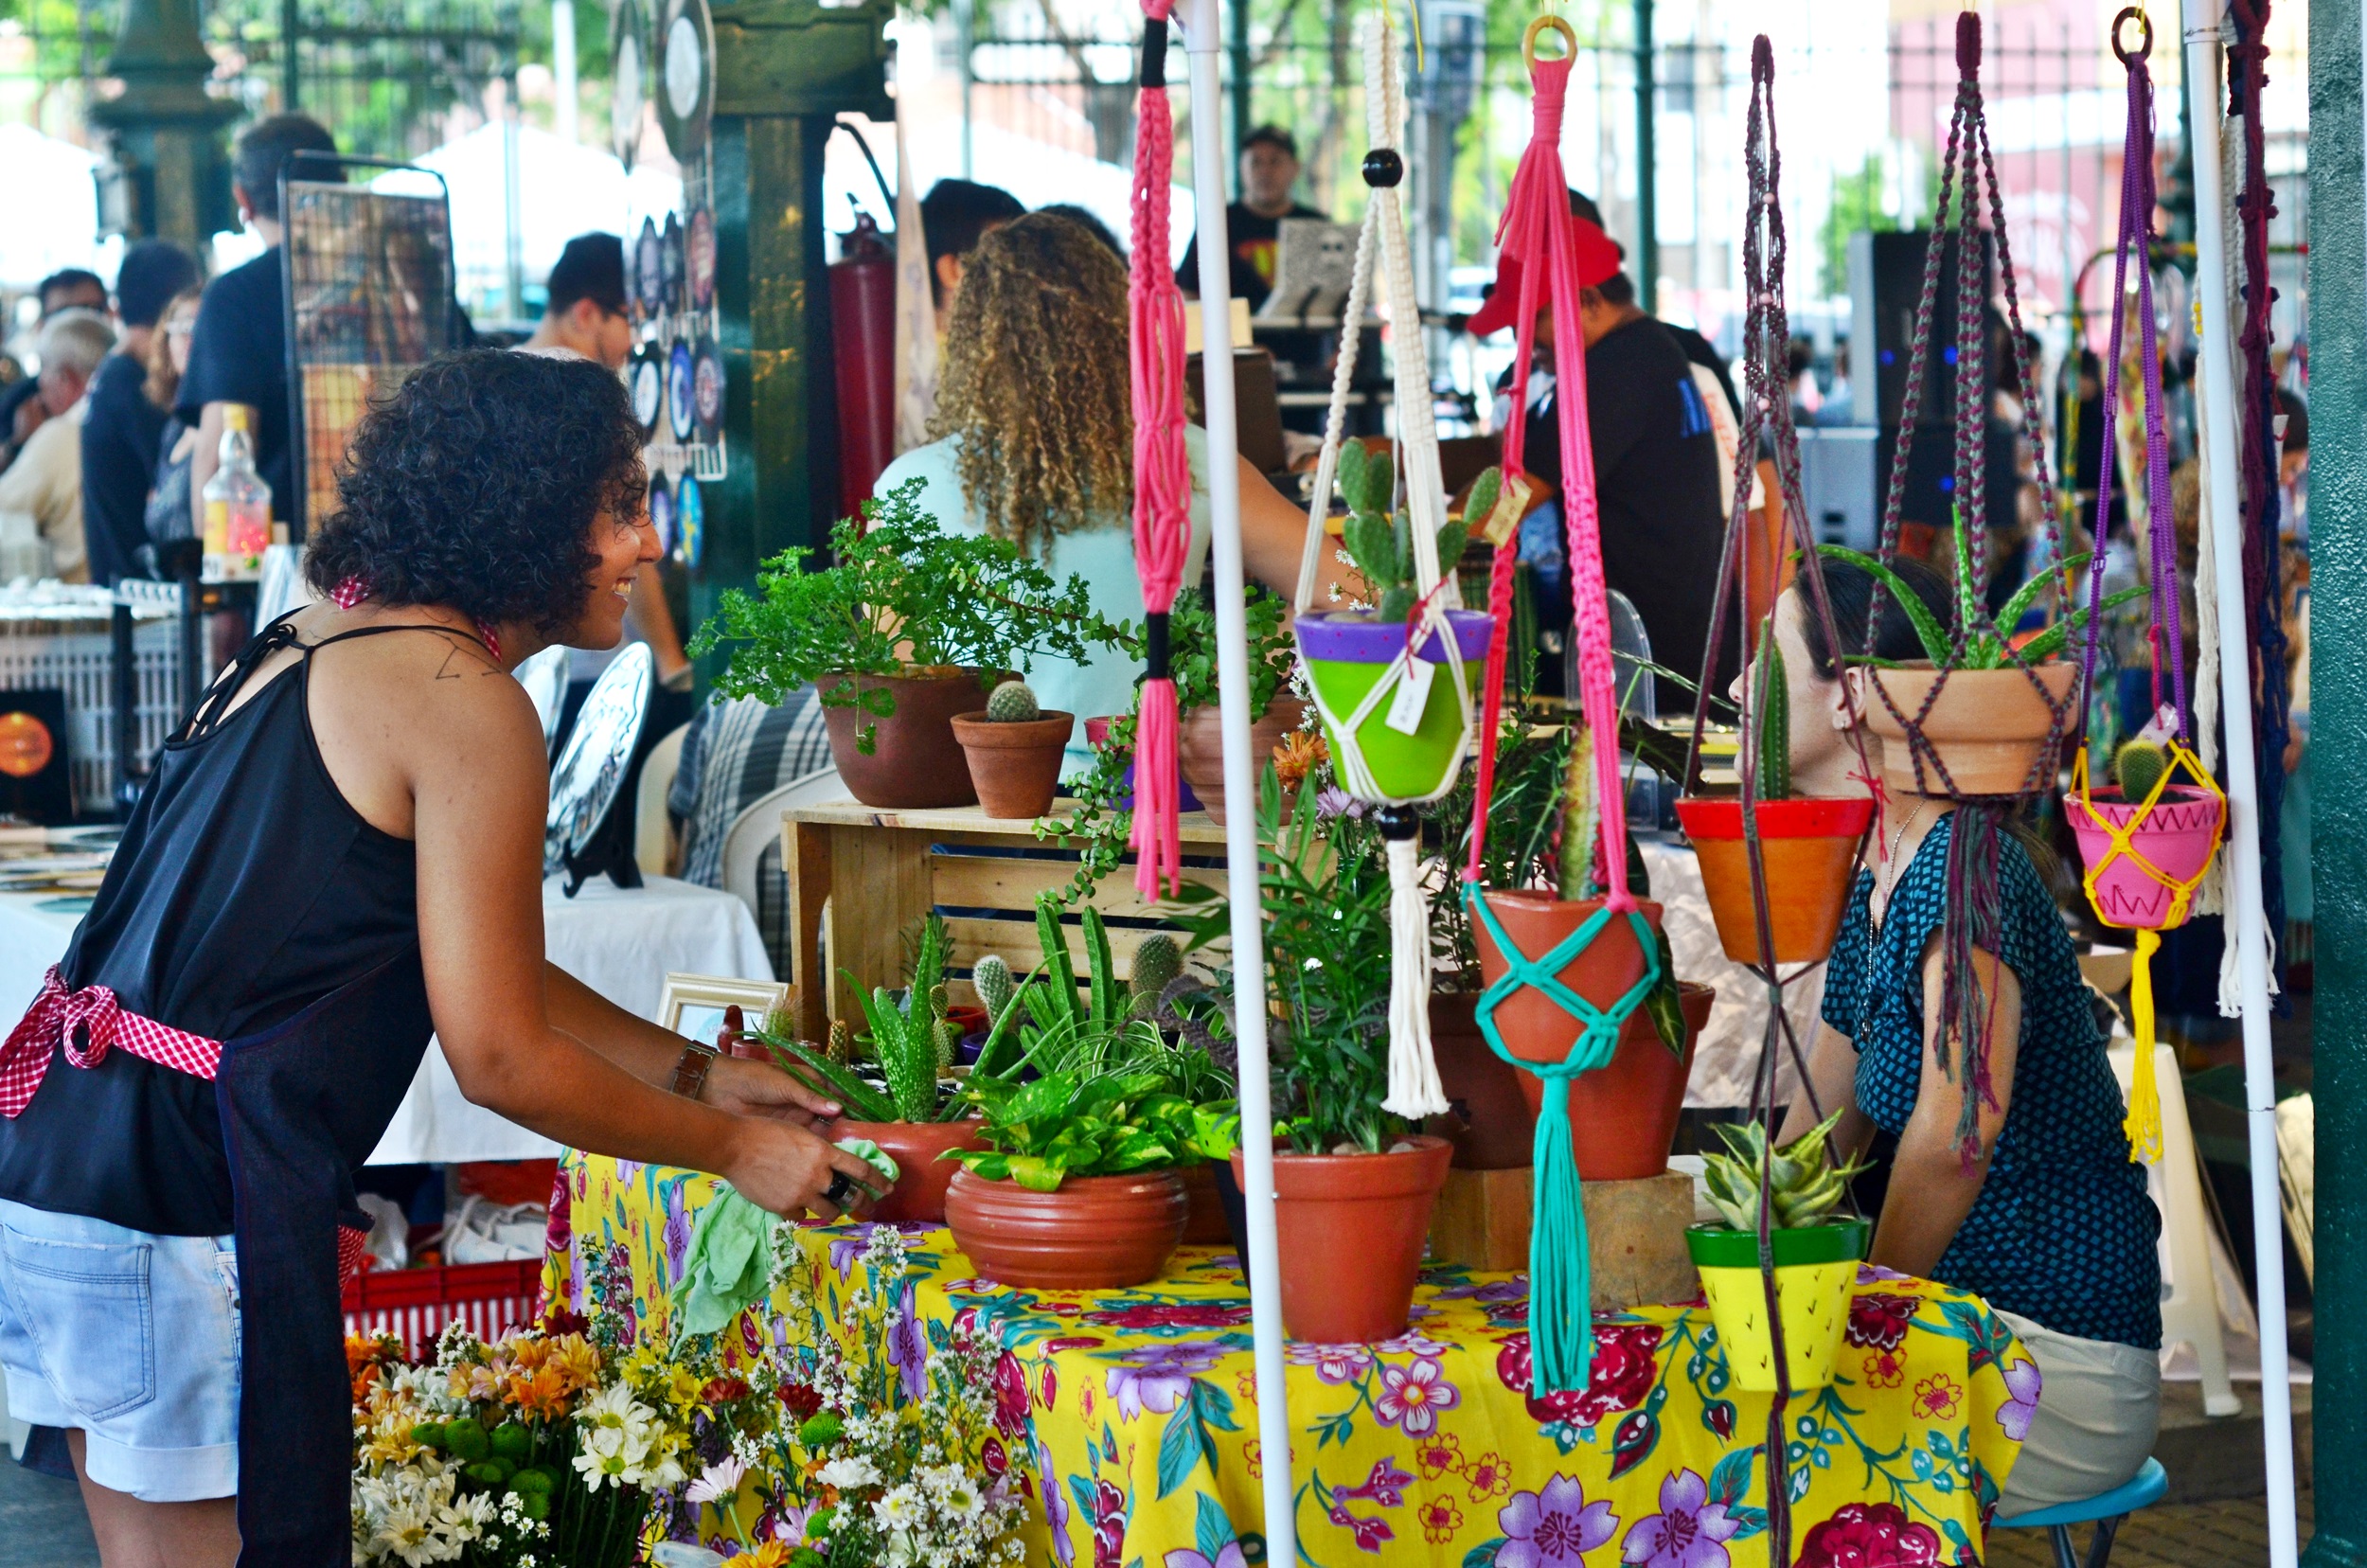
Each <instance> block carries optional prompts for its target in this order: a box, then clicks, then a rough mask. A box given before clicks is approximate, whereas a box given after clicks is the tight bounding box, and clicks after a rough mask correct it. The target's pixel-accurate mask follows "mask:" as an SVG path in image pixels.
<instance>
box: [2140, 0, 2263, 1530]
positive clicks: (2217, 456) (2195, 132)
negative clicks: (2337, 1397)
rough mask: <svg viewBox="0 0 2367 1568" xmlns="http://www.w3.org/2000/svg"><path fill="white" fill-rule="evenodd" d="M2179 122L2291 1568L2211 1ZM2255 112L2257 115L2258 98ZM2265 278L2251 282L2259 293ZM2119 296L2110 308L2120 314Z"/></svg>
mask: <svg viewBox="0 0 2367 1568" xmlns="http://www.w3.org/2000/svg"><path fill="white" fill-rule="evenodd" d="M2184 17H2185V21H2186V23H2187V26H2186V29H2185V41H2186V80H2188V81H2189V82H2191V83H2193V84H2194V87H2195V91H2193V92H2191V93H2189V95H2188V96H2187V102H2188V104H2189V105H2190V106H2191V107H2192V110H2193V114H2192V116H2191V117H2190V118H2189V120H2188V121H2187V124H2188V126H2189V132H2188V134H2189V135H2190V136H2191V138H2192V141H2191V143H2190V145H2191V146H2192V147H2193V149H2194V165H2195V249H2196V259H2197V270H2198V275H2199V276H2198V291H2197V292H2198V294H2200V295H2201V297H2202V299H2203V301H2204V305H2203V312H2202V316H2203V328H2202V369H2203V374H2202V379H2201V382H2200V383H2198V392H2199V394H2200V396H2201V401H2202V418H2203V424H2204V430H2205V434H2206V435H2207V436H2208V437H2209V438H2210V442H2211V452H2212V457H2213V461H2212V465H2211V517H2212V530H2211V545H2212V548H2211V556H2212V561H2211V563H2212V567H2213V576H2214V579H2215V580H2216V583H2217V588H2218V596H2219V708H2220V720H2221V722H2222V723H2223V724H2224V725H2225V726H2226V734H2227V751H2226V755H2225V758H2224V762H2225V767H2226V772H2227V847H2226V850H2225V851H2224V852H2225V855H2226V858H2227V874H2228V894H2227V905H2228V912H2227V922H2228V926H2229V931H2228V940H2229V941H2231V942H2233V943H2234V945H2235V954H2236V974H2237V978H2238V982H2239V984H2240V985H2241V987H2242V993H2243V1004H2244V1104H2245V1117H2246V1122H2247V1125H2248V1129H2249V1131H2250V1133H2251V1221H2252V1269H2253V1273H2254V1275H2255V1281H2254V1284H2255V1291H2256V1294H2257V1299H2258V1301H2259V1306H2260V1424H2261V1433H2262V1436H2263V1438H2264V1439H2265V1442H2266V1446H2267V1459H2268V1490H2269V1565H2270V1568H2292V1565H2293V1564H2294V1563H2295V1562H2296V1561H2297V1560H2298V1559H2299V1555H2300V1546H2299V1538H2298V1535H2297V1533H2296V1529H2295V1523H2294V1497H2293V1390H2292V1382H2291V1370H2290V1367H2289V1363H2288V1362H2287V1346H2286V1337H2285V1331H2286V1325H2285V1217H2284V1213H2283V1210H2282V1208H2281V1206H2280V1203H2279V1198H2278V1191H2277V1133H2276V1075H2275V1069H2274V1067H2273V1065H2272V1064H2271V1062H2270V1060H2269V944H2268V933H2267V931H2266V929H2265V926H2266V916H2265V914H2264V912H2263V910H2262V908H2261V901H2260V780H2259V776H2258V773H2257V771H2256V767H2255V761H2256V759H2255V757H2254V754H2253V738H2252V722H2251V719H2252V713H2251V704H2252V695H2251V646H2250V643H2249V641H2248V639H2247V638H2246V636H2245V634H2244V618H2245V617H2244V561H2243V529H2242V525H2241V521H2240V519H2241V517H2242V513H2241V512H2240V511H2239V510H2238V508H2237V504H2236V478H2237V474H2236V470H2237V468H2238V467H2239V466H2240V464H2241V461H2242V458H2241V453H2242V450H2243V449H2242V447H2241V445H2240V444H2239V443H2238V442H2237V440H2236V434H2235V433H2236V412H2235V411H2236V396H2237V394H2236V378H2235V353H2234V347H2235V346H2234V342H2233V341H2232V338H2231V334H2230V333H2229V331H2228V325H2227V312H2226V302H2227V300H2228V297H2229V291H2228V262H2227V244H2226V240H2225V236H2224V231H2223V229H2222V228H2221V226H2220V215H2221V214H2222V213H2224V212H2226V211H2227V210H2228V205H2229V201H2230V196H2229V192H2228V191H2227V190H2226V189H2225V181H2224V180H2223V179H2222V178H2221V173H2220V168H2221V166H2220V163H2219V114H2220V108H2221V104H2222V102H2223V101H2224V100H2223V98H2222V96H2221V93H2220V91H2219V83H2220V82H2221V81H2222V80H2225V73H2224V72H2223V71H2222V69H2221V64H2220V50H2219V18H2220V10H2219V0H2184ZM2254 112H2255V113H2257V112H2258V111H2257V107H2256V106H2255V108H2254ZM2267 282H2268V280H2267V279H2266V278H2259V279H2255V280H2254V286H2255V287H2262V288H2265V287H2266V286H2267ZM2119 303H2120V302H2119V301H2117V300H2115V301H2114V302H2113V307H2114V309H2118V308H2119Z"/></svg>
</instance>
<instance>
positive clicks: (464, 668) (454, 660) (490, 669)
mask: <svg viewBox="0 0 2367 1568" xmlns="http://www.w3.org/2000/svg"><path fill="white" fill-rule="evenodd" d="M472 662H474V663H476V664H477V665H480V666H482V667H483V668H479V669H478V670H477V673H478V674H480V675H498V674H500V673H501V672H502V670H501V666H499V665H497V664H495V663H493V662H492V661H491V660H489V659H488V658H487V657H486V656H485V650H483V649H480V648H472V647H463V646H462V645H460V644H458V643H454V644H453V645H452V646H451V647H450V648H449V649H447V650H445V653H444V662H443V663H442V664H441V665H439V666H437V667H436V679H437V680H439V681H456V680H458V679H460V677H462V676H463V675H466V674H467V673H468V672H469V670H468V666H469V665H470V663H472Z"/></svg>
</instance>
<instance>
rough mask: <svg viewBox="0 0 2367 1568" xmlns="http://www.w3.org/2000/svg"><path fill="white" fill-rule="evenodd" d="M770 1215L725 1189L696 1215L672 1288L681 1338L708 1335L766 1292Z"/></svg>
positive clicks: (769, 1270)
mask: <svg viewBox="0 0 2367 1568" xmlns="http://www.w3.org/2000/svg"><path fill="white" fill-rule="evenodd" d="M775 1223H776V1221H774V1218H773V1216H771V1215H769V1214H767V1213H765V1212H764V1210H762V1209H760V1208H758V1207H756V1204H754V1203H750V1202H749V1201H748V1200H747V1199H745V1198H742V1197H741V1196H740V1195H739V1193H737V1192H735V1191H733V1190H732V1189H731V1187H730V1186H728V1185H722V1186H719V1187H717V1188H716V1193H715V1201H714V1202H713V1203H709V1204H707V1206H706V1207H705V1208H703V1209H701V1210H700V1211H699V1223H698V1226H697V1228H696V1229H694V1230H693V1231H692V1232H691V1233H690V1247H689V1250H688V1251H687V1252H685V1254H684V1255H683V1260H682V1277H681V1278H680V1279H679V1280H677V1281H675V1283H674V1323H675V1327H676V1328H677V1329H678V1330H679V1331H680V1332H682V1333H685V1334H712V1333H715V1332H717V1331H719V1330H720V1329H721V1328H722V1327H723V1326H724V1325H725V1324H727V1323H729V1322H731V1320H732V1319H734V1318H736V1317H738V1316H739V1314H740V1313H741V1312H742V1311H744V1310H747V1309H748V1308H750V1307H753V1306H755V1305H756V1303H757V1302H759V1301H762V1300H763V1299H764V1298H765V1295H766V1294H767V1292H769V1291H770V1290H771V1289H772V1282H771V1275H772V1272H773V1271H772V1262H773V1259H772V1246H771V1242H772V1237H773V1226H774V1224H775Z"/></svg>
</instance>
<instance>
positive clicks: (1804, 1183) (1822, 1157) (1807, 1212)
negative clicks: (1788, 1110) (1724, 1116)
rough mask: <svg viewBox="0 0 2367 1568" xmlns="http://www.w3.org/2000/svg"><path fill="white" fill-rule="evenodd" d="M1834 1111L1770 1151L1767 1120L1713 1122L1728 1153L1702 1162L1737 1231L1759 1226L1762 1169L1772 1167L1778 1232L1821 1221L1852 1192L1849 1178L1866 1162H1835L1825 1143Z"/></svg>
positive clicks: (1712, 1195)
mask: <svg viewBox="0 0 2367 1568" xmlns="http://www.w3.org/2000/svg"><path fill="white" fill-rule="evenodd" d="M1840 1120H1841V1113H1840V1112H1838V1111H1836V1112H1834V1113H1833V1114H1831V1115H1829V1116H1827V1117H1825V1118H1824V1120H1823V1121H1821V1122H1819V1123H1818V1124H1817V1125H1816V1126H1815V1127H1813V1128H1811V1129H1810V1130H1808V1131H1806V1132H1804V1133H1802V1134H1801V1135H1800V1136H1799V1137H1797V1138H1794V1139H1792V1141H1791V1142H1789V1143H1788V1144H1785V1145H1784V1146H1783V1147H1781V1148H1779V1149H1776V1150H1775V1151H1774V1153H1773V1155H1772V1156H1770V1154H1769V1153H1768V1148H1767V1126H1766V1124H1765V1123H1764V1122H1756V1121H1753V1122H1744V1123H1742V1124H1741V1125H1740V1126H1735V1124H1733V1123H1730V1122H1718V1123H1716V1124H1714V1125H1715V1126H1716V1127H1717V1135H1718V1136H1719V1137H1720V1138H1722V1139H1723V1140H1725V1144H1726V1148H1727V1149H1728V1152H1726V1153H1723V1154H1716V1153H1713V1154H1708V1155H1705V1156H1703V1158H1702V1161H1701V1164H1702V1167H1703V1176H1704V1182H1705V1185H1706V1186H1707V1188H1708V1195H1709V1201H1710V1205H1711V1206H1712V1207H1713V1208H1715V1209H1717V1212H1718V1213H1719V1214H1720V1215H1721V1216H1723V1217H1724V1219H1725V1221H1726V1222H1727V1223H1728V1224H1730V1225H1732V1226H1734V1227H1735V1229H1736V1230H1748V1231H1754V1230H1757V1229H1758V1228H1759V1173H1760V1169H1761V1167H1762V1166H1765V1167H1768V1172H1769V1181H1768V1196H1769V1198H1770V1200H1771V1205H1770V1206H1771V1209H1772V1213H1771V1221H1772V1222H1773V1224H1774V1225H1775V1227H1776V1228H1777V1229H1778V1230H1797V1229H1799V1228H1800V1227H1802V1226H1804V1225H1815V1224H1821V1223H1823V1222H1824V1220H1825V1219H1826V1218H1828V1217H1829V1216H1830V1215H1831V1214H1832V1212H1833V1211H1834V1210H1835V1209H1836V1208H1839V1207H1840V1206H1841V1203H1842V1199H1843V1198H1845V1197H1846V1196H1848V1190H1849V1179H1850V1178H1851V1177H1852V1176H1855V1175H1857V1174H1858V1172H1860V1170H1863V1169H1864V1168H1865V1166H1864V1165H1863V1164H1862V1163H1860V1162H1855V1161H1853V1162H1851V1163H1849V1164H1846V1165H1842V1166H1835V1165H1834V1164H1833V1163H1832V1161H1831V1157H1830V1151H1829V1149H1827V1147H1826V1145H1827V1143H1828V1141H1829V1140H1830V1138H1831V1136H1832V1131H1833V1128H1834V1125H1835V1124H1836V1123H1838V1122H1839V1121H1840Z"/></svg>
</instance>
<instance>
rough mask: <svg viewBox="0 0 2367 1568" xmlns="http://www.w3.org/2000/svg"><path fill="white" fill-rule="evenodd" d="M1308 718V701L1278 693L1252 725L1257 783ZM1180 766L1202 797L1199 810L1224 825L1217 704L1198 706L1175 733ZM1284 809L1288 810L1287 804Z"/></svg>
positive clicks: (1251, 751)
mask: <svg viewBox="0 0 2367 1568" xmlns="http://www.w3.org/2000/svg"><path fill="white" fill-rule="evenodd" d="M1306 717H1307V704H1305V703H1303V702H1301V701H1300V700H1299V699H1298V698H1296V697H1286V696H1277V697H1275V698H1274V700H1273V704H1272V706H1270V707H1268V708H1267V709H1266V716H1265V717H1264V718H1263V719H1260V720H1258V721H1257V722H1255V723H1254V724H1252V725H1251V726H1250V727H1249V757H1250V776H1251V780H1252V783H1253V784H1255V780H1256V779H1257V777H1258V776H1260V775H1263V774H1264V773H1265V771H1266V764H1267V762H1269V761H1270V760H1272V757H1273V749H1274V748H1275V747H1276V746H1279V745H1280V744H1282V738H1283V737H1284V736H1286V735H1288V734H1290V732H1291V731H1292V730H1294V729H1296V728H1298V727H1299V724H1300V723H1301V722H1302V721H1304V720H1305V719H1306ZM1175 752H1176V762H1177V765H1178V766H1179V767H1180V768H1181V769H1182V770H1183V774H1184V787H1185V788H1187V789H1189V790H1190V791H1191V792H1192V793H1194V794H1196V795H1198V796H1199V797H1200V809H1201V811H1206V812H1207V813H1208V819H1209V820H1210V821H1211V822H1214V823H1215V824H1216V825H1217V826H1218V827H1219V828H1221V827H1223V826H1224V732H1223V715H1222V712H1221V710H1219V708H1218V707H1217V705H1216V704H1214V703H1211V704H1208V705H1206V706H1205V707H1196V708H1194V709H1192V711H1191V712H1189V713H1187V714H1185V715H1184V722H1183V724H1182V725H1181V727H1180V728H1179V729H1178V730H1177V732H1176V739H1175ZM1285 811H1288V807H1287V805H1286V807H1285Z"/></svg>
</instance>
